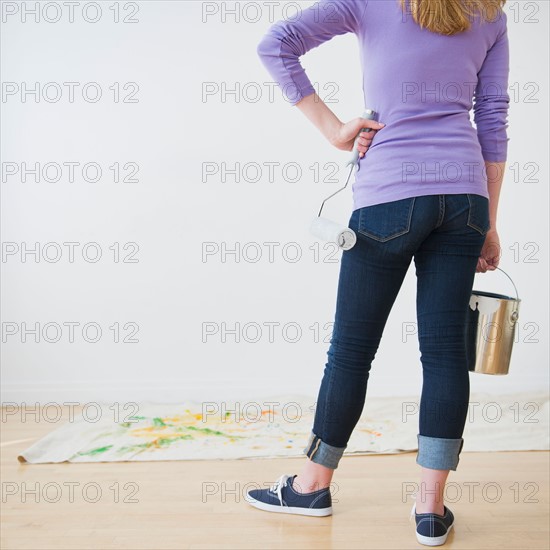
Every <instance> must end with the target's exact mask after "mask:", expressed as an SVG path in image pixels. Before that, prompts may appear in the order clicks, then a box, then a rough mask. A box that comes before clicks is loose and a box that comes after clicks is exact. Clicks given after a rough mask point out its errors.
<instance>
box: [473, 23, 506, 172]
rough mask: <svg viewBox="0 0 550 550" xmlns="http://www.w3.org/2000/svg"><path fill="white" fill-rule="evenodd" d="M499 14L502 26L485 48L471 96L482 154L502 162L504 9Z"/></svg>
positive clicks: (487, 158)
mask: <svg viewBox="0 0 550 550" xmlns="http://www.w3.org/2000/svg"><path fill="white" fill-rule="evenodd" d="M502 18H503V25H502V29H501V31H500V33H499V35H498V37H497V39H496V41H495V43H494V44H493V46H492V47H491V48H490V49H489V51H488V52H487V55H486V57H485V61H484V62H483V65H482V67H481V70H480V71H479V73H478V83H477V87H476V91H475V96H474V121H475V123H476V128H477V135H478V139H479V143H480V144H481V151H482V154H483V158H484V159H485V160H486V161H490V162H505V161H506V159H507V154H508V141H509V139H508V135H507V128H508V124H507V117H508V108H509V104H510V96H509V94H508V76H509V70H510V52H509V44H508V30H507V21H506V20H507V17H506V13H505V12H502Z"/></svg>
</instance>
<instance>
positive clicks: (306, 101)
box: [296, 92, 384, 158]
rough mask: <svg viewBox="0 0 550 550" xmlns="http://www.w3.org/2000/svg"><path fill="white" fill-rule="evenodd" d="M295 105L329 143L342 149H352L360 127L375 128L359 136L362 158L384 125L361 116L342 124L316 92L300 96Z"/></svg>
mask: <svg viewBox="0 0 550 550" xmlns="http://www.w3.org/2000/svg"><path fill="white" fill-rule="evenodd" d="M296 107H298V109H300V111H302V113H304V115H305V116H306V117H307V118H308V119H309V120H310V121H311V122H312V123H313V124H314V126H315V127H316V128H317V129H318V130H319V131H320V132H321V134H323V135H324V136H325V138H326V139H327V140H328V141H329V143H330V144H331V145H334V147H336V148H337V149H340V150H342V151H351V150H353V145H354V143H355V138H356V137H357V134H358V133H359V132H360V131H361V129H362V128H371V129H373V130H375V132H369V133H368V134H364V135H362V136H361V137H360V138H359V142H358V144H357V149H358V150H359V157H360V158H363V156H364V155H365V153H366V151H367V149H368V148H369V147H370V144H371V142H372V139H373V137H374V135H375V133H376V131H377V130H380V129H381V128H383V127H384V124H383V123H381V122H375V121H374V120H366V119H364V118H361V117H357V118H354V119H353V120H350V121H349V122H348V123H346V124H344V123H343V122H342V121H341V120H340V119H339V118H338V117H337V116H336V115H335V114H334V113H333V112H332V111H331V110H330V109H329V107H328V105H327V104H326V103H325V102H324V101H323V100H322V99H321V98H320V97H319V96H318V95H317V93H316V92H314V93H312V94H309V95H307V96H305V97H304V98H302V99H301V100H300V101H298V103H296Z"/></svg>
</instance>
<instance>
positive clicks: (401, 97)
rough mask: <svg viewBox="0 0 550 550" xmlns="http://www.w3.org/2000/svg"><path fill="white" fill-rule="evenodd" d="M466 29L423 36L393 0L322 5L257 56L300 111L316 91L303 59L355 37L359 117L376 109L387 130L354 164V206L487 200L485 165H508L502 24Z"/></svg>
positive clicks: (501, 19) (289, 23) (271, 36)
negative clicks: (441, 198)
mask: <svg viewBox="0 0 550 550" xmlns="http://www.w3.org/2000/svg"><path fill="white" fill-rule="evenodd" d="M471 23H472V26H471V28H470V29H469V30H468V31H465V32H462V33H459V34H455V35H452V36H445V35H441V34H438V33H434V32H431V31H429V30H427V29H422V28H421V27H420V26H419V25H418V24H417V23H416V22H415V21H414V19H413V18H412V15H411V14H410V12H408V11H403V10H402V8H401V5H400V2H399V1H398V0H320V2H316V3H315V4H312V5H311V6H309V7H307V8H304V9H303V10H302V11H301V12H300V13H299V15H298V16H296V17H293V19H292V20H290V19H288V20H286V19H285V20H281V21H278V22H276V23H274V24H273V25H272V26H271V27H270V28H269V29H268V31H267V33H266V34H265V35H264V36H263V37H262V39H261V41H260V42H259V44H258V46H257V52H258V55H259V56H260V59H261V61H262V63H263V64H264V66H265V68H266V69H267V71H268V72H269V73H270V75H271V76H272V78H273V79H274V81H275V82H277V83H278V85H279V86H280V88H281V90H282V92H283V95H284V97H285V99H286V100H287V101H288V102H289V104H291V105H296V103H298V102H299V101H300V100H301V99H302V98H304V97H306V96H308V95H310V94H312V93H314V92H315V91H316V90H315V88H314V87H313V86H312V83H311V81H310V79H309V77H308V75H307V74H306V71H305V70H304V68H303V66H302V65H301V62H300V57H301V56H302V55H303V54H305V53H306V52H307V51H309V50H311V49H312V48H315V47H317V46H319V45H320V44H322V43H323V42H326V41H328V40H330V39H331V38H332V37H334V36H336V35H342V34H345V33H354V34H355V35H356V36H357V40H358V44H359V51H360V59H361V65H362V70H363V95H364V102H365V104H364V106H359V107H358V108H357V111H358V114H357V116H360V113H361V112H362V110H363V107H364V108H365V109H374V110H375V111H376V112H377V113H378V118H379V120H380V122H383V123H385V124H386V126H385V127H384V128H383V129H382V130H380V131H378V132H377V133H376V135H375V136H374V139H373V141H372V145H371V146H370V148H369V149H368V151H367V153H366V155H365V156H364V158H363V159H360V160H359V162H360V164H361V165H360V170H359V171H358V172H356V177H355V182H354V184H353V185H352V189H353V202H354V209H357V208H360V207H363V206H370V205H374V204H379V203H383V202H389V201H394V200H398V199H403V198H407V197H413V196H419V195H431V194H443V193H450V194H454V193H476V194H479V195H483V196H485V197H487V198H489V193H488V188H487V174H486V169H485V161H494V162H504V161H506V158H507V150H508V137H507V128H508V126H507V117H508V108H509V103H510V97H509V95H508V91H507V90H508V76H509V44H508V34H507V17H506V14H505V12H503V11H502V12H500V13H499V14H498V15H497V16H496V17H494V18H493V19H492V20H491V21H489V22H487V21H485V20H484V18H483V17H482V16H481V15H476V16H474V17H472V18H471ZM343 62H344V63H348V64H349V65H350V70H354V69H355V66H354V64H353V63H351V62H350V61H349V60H344V61H343ZM472 108H473V110H474V113H473V115H474V116H473V118H474V122H475V127H474V126H473V125H472V122H471V118H470V111H471V110H472Z"/></svg>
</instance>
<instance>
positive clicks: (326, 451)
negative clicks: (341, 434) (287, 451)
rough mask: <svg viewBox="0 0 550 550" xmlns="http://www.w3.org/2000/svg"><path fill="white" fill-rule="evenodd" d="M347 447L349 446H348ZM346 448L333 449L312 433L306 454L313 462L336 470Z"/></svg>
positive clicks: (305, 449)
mask: <svg viewBox="0 0 550 550" xmlns="http://www.w3.org/2000/svg"><path fill="white" fill-rule="evenodd" d="M346 447H347V445H346ZM346 447H333V446H332V445H328V444H327V443H325V442H324V441H321V438H320V437H319V436H317V435H315V434H314V433H313V432H311V434H310V436H309V441H308V442H307V445H306V447H305V448H304V453H305V454H306V455H307V456H308V457H309V459H310V460H311V461H312V462H315V463H316V464H320V465H321V466H325V467H326V468H331V469H332V470H336V469H337V468H338V463H339V462H340V459H341V458H342V455H343V454H344V450H345V449H346Z"/></svg>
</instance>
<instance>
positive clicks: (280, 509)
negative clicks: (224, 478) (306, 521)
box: [244, 493, 332, 517]
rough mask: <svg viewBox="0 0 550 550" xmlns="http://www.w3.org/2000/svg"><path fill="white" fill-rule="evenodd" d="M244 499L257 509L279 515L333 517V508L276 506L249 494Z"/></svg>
mask: <svg viewBox="0 0 550 550" xmlns="http://www.w3.org/2000/svg"><path fill="white" fill-rule="evenodd" d="M244 499H245V500H246V502H248V503H249V504H251V505H252V506H254V507H255V508H259V509H260V510H266V511H267V512H276V513H279V514H299V515H302V516H315V517H323V516H330V515H332V506H330V507H329V508H298V507H294V506H278V505H276V504H266V503H265V502H260V501H259V500H256V499H255V498H254V497H251V496H250V495H249V494H248V493H247V494H246V495H245V497H244Z"/></svg>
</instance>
